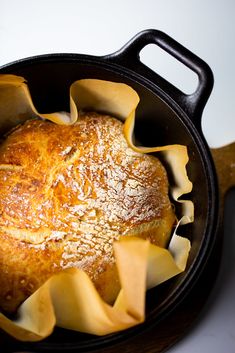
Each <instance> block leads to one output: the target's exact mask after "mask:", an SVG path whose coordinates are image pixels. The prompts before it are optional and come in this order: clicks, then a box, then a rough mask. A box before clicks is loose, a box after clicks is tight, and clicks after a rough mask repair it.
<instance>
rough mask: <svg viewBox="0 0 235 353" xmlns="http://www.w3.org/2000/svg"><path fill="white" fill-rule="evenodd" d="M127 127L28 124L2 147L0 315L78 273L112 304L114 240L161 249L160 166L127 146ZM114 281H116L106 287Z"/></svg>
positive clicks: (165, 203) (87, 119)
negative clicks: (65, 272) (60, 275)
mask: <svg viewBox="0 0 235 353" xmlns="http://www.w3.org/2000/svg"><path fill="white" fill-rule="evenodd" d="M122 126H123V124H122V123H121V122H120V121H118V120H116V119H114V118H111V117H107V116H101V115H98V114H96V113H89V114H86V115H84V116H81V117H80V120H79V121H78V122H77V123H76V124H75V125H73V126H61V125H56V124H54V123H51V122H48V121H43V120H31V121H28V122H26V123H25V124H24V125H23V126H20V127H19V128H17V129H16V130H14V131H13V132H12V133H11V134H10V135H9V136H8V137H7V138H6V140H5V141H4V142H3V143H2V145H1V146H0V215H1V217H0V244H1V247H0V281H1V283H2V285H1V288H0V306H1V308H2V309H4V310H6V311H9V312H11V311H14V310H15V308H16V307H17V306H18V305H19V304H20V303H21V302H22V301H23V300H24V299H25V298H27V297H28V296H29V295H30V294H31V293H33V292H34V291H35V290H36V289H37V288H38V287H39V286H40V285H41V284H42V283H43V282H45V280H46V279H47V278H49V277H50V276H51V275H52V274H53V273H56V272H58V271H60V270H61V269H64V268H68V267H78V268H81V269H83V270H84V271H86V272H87V273H88V274H89V275H90V276H91V278H92V279H93V281H94V283H95V285H96V287H97V289H98V290H99V292H100V294H101V295H102V296H103V298H104V299H106V300H108V301H112V299H113V298H114V295H115V294H116V293H117V291H118V288H119V284H118V276H117V273H116V268H115V265H114V259H113V246H112V244H113V241H114V240H115V239H118V238H119V237H120V235H134V236H140V237H143V238H148V239H150V240H151V242H153V243H155V244H159V245H161V246H165V245H166V243H167V241H168V239H169V235H170V232H171V229H172V225H173V223H174V221H175V216H174V212H173V210H172V207H171V204H170V201H169V198H168V181H167V176H166V172H165V170H164V168H163V166H162V165H161V163H160V162H159V160H158V159H157V158H155V157H152V156H147V155H143V154H140V153H137V152H135V151H133V150H132V149H130V148H129V147H128V146H127V143H126V140H125V138H124V136H123V132H122ZM110 278H112V282H111V281H110Z"/></svg>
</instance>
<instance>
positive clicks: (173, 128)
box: [0, 30, 219, 352]
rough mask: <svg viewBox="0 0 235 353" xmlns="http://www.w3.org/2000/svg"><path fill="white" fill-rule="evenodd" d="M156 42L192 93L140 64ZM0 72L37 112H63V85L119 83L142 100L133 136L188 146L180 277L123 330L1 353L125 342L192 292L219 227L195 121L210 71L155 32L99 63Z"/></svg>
mask: <svg viewBox="0 0 235 353" xmlns="http://www.w3.org/2000/svg"><path fill="white" fill-rule="evenodd" d="M151 43H154V44H156V45H158V46H159V47H161V48H162V49H164V50H165V51H166V52H168V53H169V54H170V55H173V56H174V57H175V58H176V59H178V60H179V61H180V62H182V63H183V64H185V65H186V66H187V67H188V68H189V69H191V70H193V71H194V72H195V73H196V74H197V75H198V79H199V83H198V87H197V89H196V91H195V92H194V93H193V94H191V95H186V94H184V93H182V92H181V91H180V90H179V89H177V88H176V87H174V86H173V85H172V84H170V83H169V82H167V81H166V80H165V79H163V78H162V77H160V76H159V75H157V74H156V73H155V72H153V71H152V70H150V69H149V68H148V67H146V66H145V65H144V64H142V63H141V62H140V60H139V54H140V51H141V50H142V49H143V48H144V47H145V46H146V45H148V44H151ZM0 73H11V74H15V75H20V76H23V77H25V78H26V80H27V81H28V85H29V88H30V91H31V94H32V98H33V101H34V104H35V106H36V107H37V109H38V111H40V112H41V113H44V112H45V113H49V112H54V111H60V110H63V111H64V110H67V111H69V105H68V104H69V99H68V98H69V93H68V92H69V86H70V84H71V83H72V82H73V81H75V80H78V79H81V78H97V79H104V80H110V81H117V82H124V83H127V84H128V85H130V86H132V87H133V88H134V89H135V90H136V91H137V93H138V94H139V96H140V104H139V106H138V108H137V122H136V129H135V133H136V136H137V138H138V140H139V141H140V142H141V143H142V144H143V145H145V146H157V145H158V146H159V145H167V144H175V143H176V144H183V145H187V146H188V151H189V157H190V162H189V164H188V173H189V177H190V179H191V181H192V182H193V185H194V187H193V192H192V193H191V195H190V198H191V199H192V200H193V202H194V205H195V222H194V223H193V224H191V225H188V226H184V227H182V230H181V232H182V233H185V234H186V235H189V236H190V239H191V241H192V249H191V252H190V257H189V261H188V266H187V269H186V271H185V272H184V273H183V274H181V275H179V276H177V277H176V278H174V279H172V280H170V281H168V282H166V283H165V284H163V285H161V286H159V287H157V288H155V289H152V290H150V291H149V292H148V293H147V305H146V320H145V322H144V323H143V324H141V325H139V326H137V327H134V328H131V329H128V330H126V331H123V332H120V333H117V334H112V335H107V336H104V337H96V336H92V335H86V334H81V333H77V332H72V331H68V330H63V329H59V328H56V329H55V331H54V333H53V334H52V335H51V336H50V337H49V338H47V339H45V340H44V341H42V342H38V343H19V342H16V341H14V340H11V339H9V340H6V347H5V351H7V349H13V350H14V349H15V350H17V351H22V350H28V351H31V352H32V351H33V352H48V351H52V352H66V351H69V352H78V351H79V352H84V351H93V350H101V351H102V349H105V347H110V349H111V347H112V346H113V345H114V344H116V343H117V342H120V341H124V340H126V342H127V341H128V339H130V338H133V337H135V336H136V337H137V336H138V335H139V334H141V333H142V332H143V331H145V330H149V329H150V328H151V327H152V326H154V325H157V324H158V323H159V322H160V321H162V322H163V321H164V320H165V319H166V317H167V315H169V313H172V311H174V310H176V308H177V306H178V305H179V304H180V303H181V302H182V300H184V299H185V298H186V297H187V296H188V295H189V293H190V291H193V288H194V285H195V283H196V282H197V280H198V279H199V278H200V275H201V273H202V271H203V269H204V268H205V266H206V265H207V262H208V259H209V258H210V255H211V252H212V249H213V247H214V244H215V239H216V234H217V226H218V207H219V205H218V192H217V182H216V175H215V171H214V166H213V162H212V158H211V154H210V150H209V148H208V146H207V143H206V141H205V139H204V136H203V134H202V130H201V115H202V111H203V108H204V106H205V104H206V102H207V99H208V97H209V95H210V93H211V90H212V86H213V75H212V72H211V70H210V68H209V67H208V65H207V64H206V63H205V62H204V61H202V60H201V59H200V58H198V57H197V56H195V55H194V54H192V53H191V52H190V51H188V50H187V49H186V48H184V47H183V46H181V45H180V44H179V43H177V42H176V41H175V40H173V39H172V38H170V37H169V36H167V35H166V34H164V33H162V32H160V31H157V30H146V31H142V32H140V33H139V34H137V35H136V36H135V37H134V38H133V39H132V40H130V41H129V42H128V43H127V44H126V45H125V46H124V47H123V48H122V49H120V50H119V51H117V52H115V53H114V54H111V55H106V56H103V57H96V56H89V55H79V54H52V55H42V56H36V57H31V58H28V59H23V60H19V61H17V62H14V63H11V64H8V65H5V66H3V67H2V68H1V69H0Z"/></svg>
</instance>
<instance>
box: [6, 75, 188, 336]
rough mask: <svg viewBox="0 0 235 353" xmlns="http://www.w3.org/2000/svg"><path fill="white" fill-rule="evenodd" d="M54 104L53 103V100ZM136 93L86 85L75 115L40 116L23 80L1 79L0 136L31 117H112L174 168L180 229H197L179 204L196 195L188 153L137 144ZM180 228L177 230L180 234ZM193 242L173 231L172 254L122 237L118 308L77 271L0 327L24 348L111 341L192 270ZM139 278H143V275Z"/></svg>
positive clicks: (46, 287)
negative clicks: (67, 340) (68, 332)
mask: <svg viewBox="0 0 235 353" xmlns="http://www.w3.org/2000/svg"><path fill="white" fill-rule="evenodd" d="M48 99H50V98H48ZM138 103H139V97H138V95H137V93H136V92H135V91H134V90H133V89H132V88H131V87H129V86H127V85H126V84H122V83H115V82H108V81H102V80H93V79H85V80H80V81H76V82H74V83H73V84H72V85H71V87H70V114H66V113H53V114H40V113H38V112H37V110H36V108H35V107H34V105H33V102H32V99H31V96H30V92H29V90H28V87H27V85H26V83H25V80H24V78H22V77H18V76H14V75H0V131H1V132H6V131H9V130H10V129H11V128H12V127H14V126H16V125H17V124H19V123H22V122H24V121H26V120H28V119H30V118H32V117H38V118H42V119H49V120H51V121H53V122H55V123H57V124H68V125H69V124H73V123H75V122H76V121H77V119H78V111H79V110H81V109H83V110H84V109H87V110H93V111H98V112H105V113H109V114H110V115H113V116H116V117H118V118H121V119H122V120H124V121H125V123H124V134H125V137H126V139H127V141H128V144H129V145H130V147H132V148H133V149H134V150H135V151H138V152H142V153H149V152H159V153H162V154H163V156H164V158H165V160H166V161H167V162H168V163H169V165H170V167H171V169H172V172H173V176H174V179H175V180H174V183H175V186H174V187H173V188H171V194H172V197H173V199H174V200H175V201H177V202H180V203H181V204H182V215H181V216H182V217H181V219H180V221H179V222H178V225H179V224H186V223H189V222H193V203H192V202H191V201H188V200H187V201H183V200H182V199H180V200H179V198H180V197H181V196H182V195H183V194H186V193H189V192H190V191H191V189H192V183H191V182H190V181H189V179H188V177H187V172H186V164H187V162H188V154H187V149H186V147H185V146H181V145H171V146H164V147H156V148H145V147H137V146H135V145H134V143H133V129H134V123H135V110H136V107H137V105H138ZM178 225H177V227H176V230H177V228H178ZM189 251H190V242H189V240H188V239H186V238H183V237H180V236H178V235H177V234H176V231H175V232H174V234H173V236H172V238H171V241H170V244H169V247H168V249H164V248H160V247H158V246H155V245H152V244H150V243H149V241H147V240H143V239H139V238H135V237H120V240H119V241H116V242H115V243H114V254H115V258H116V263H117V268H118V273H119V277H120V283H121V290H120V292H119V295H118V296H117V298H116V301H115V303H114V305H113V306H111V305H109V304H107V303H105V302H104V301H103V300H102V299H101V298H100V296H99V294H98V292H97V291H96V289H95V287H94V285H93V283H92V282H91V280H90V278H89V277H88V275H86V273H85V272H83V271H81V270H79V269H75V268H71V269H66V270H64V271H62V272H61V273H59V274H56V275H54V276H52V277H51V278H50V279H49V280H48V281H47V282H45V283H44V284H43V285H42V286H41V287H40V288H39V289H38V290H37V291H36V292H35V293H34V294H32V295H31V296H30V297H29V298H28V299H27V300H26V301H25V302H24V303H23V304H22V305H21V306H20V308H19V310H18V319H17V320H15V321H12V320H10V319H9V318H7V317H6V316H4V315H3V314H2V313H0V327H1V328H2V329H3V330H5V331H6V332H8V333H9V334H11V335H12V336H14V337H15V338H17V339H19V340H22V341H38V340H41V339H43V338H45V337H47V336H48V335H50V334H51V332H52V331H53V328H54V326H55V325H57V326H60V327H64V328H68V329H73V330H78V331H81V332H86V333H91V334H96V335H105V334H108V333H112V332H116V331H119V330H123V329H126V328H129V327H132V326H134V325H137V324H140V323H141V322H143V321H144V318H145V292H146V289H147V288H152V287H154V286H156V285H158V284H160V283H162V282H164V281H166V280H167V279H169V278H171V277H173V276H175V275H177V274H179V273H180V272H182V271H184V270H185V267H186V263H187V258H188V253H189ZM137 274H138V275H137Z"/></svg>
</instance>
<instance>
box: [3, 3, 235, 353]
mask: <svg viewBox="0 0 235 353" xmlns="http://www.w3.org/2000/svg"><path fill="white" fill-rule="evenodd" d="M234 18H235V1H233V0H223V1H222V0H164V1H163V0H161V1H159V0H155V1H154V0H142V1H139V0H130V1H128V0H126V1H125V0H118V1H111V0H110V1H108V0H98V1H95V0H94V1H91V0H86V1H85V0H83V1H80V0H77V1H76V0H40V1H36V0H20V1H17V0H0V65H3V64H6V63H9V62H11V61H13V60H16V59H19V58H24V57H28V56H32V55H37V54H45V53H56V52H58V53H61V52H64V53H65V52H70V53H71V52H72V53H82V54H94V55H104V54H109V53H111V52H114V51H116V50H117V49H119V48H120V47H122V46H123V45H124V44H125V43H126V42H127V41H128V40H129V39H130V38H132V37H133V36H134V35H135V34H136V33H138V32H139V31H141V30H143V29H148V28H155V29H160V30H162V31H164V32H166V33H168V34H169V35H170V36H172V37H173V38H175V39H176V40H177V41H179V42H180V43H181V44H183V45H184V46H186V47H187V48H188V49H190V50H191V51H193V52H194V53H195V54H197V55H198V56H200V57H201V58H203V59H204V60H205V61H206V62H207V63H208V64H209V65H210V66H211V68H212V70H213V72H214V77H215V86H214V90H213V93H212V95H211V98H210V99H209V101H208V104H207V106H206V108H205V111H204V114H203V120H202V124H203V131H204V134H205V136H206V139H207V141H208V143H209V145H210V146H211V147H218V146H221V145H223V144H226V143H229V142H232V141H234V140H235V118H234V113H235V89H234V79H235V61H234V56H235V25H234ZM141 60H142V61H143V62H145V63H147V64H148V65H149V66H150V67H152V68H153V69H154V70H155V71H157V72H158V73H160V74H161V75H163V76H164V77H165V78H167V79H169V80H170V81H171V82H172V83H174V84H176V85H177V86H178V87H179V88H181V89H183V90H185V92H186V93H188V92H189V93H190V92H192V91H193V89H194V88H195V84H196V81H197V80H196V77H195V76H194V74H193V73H192V72H190V71H189V70H188V69H185V68H184V67H182V65H181V64H178V63H176V62H175V60H173V59H170V58H169V56H167V55H163V54H162V53H161V51H160V50H159V49H157V48H156V46H149V47H147V48H145V49H144V50H143V52H142V55H141ZM234 213H235V193H233V194H232V195H230V197H229V200H228V205H227V212H226V232H225V241H224V244H225V245H224V250H223V259H222V266H221V270H220V273H219V276H218V280H217V284H216V287H215V289H214V291H213V293H212V296H211V299H210V305H209V306H208V309H207V310H205V311H204V313H203V315H202V318H201V320H200V321H199V323H198V324H197V325H196V327H194V328H193V329H192V330H191V331H190V333H189V334H188V335H187V336H186V337H185V338H184V339H183V340H181V342H180V343H178V344H177V345H175V346H174V347H173V348H172V349H171V350H170V352H172V353H184V352H185V353H186V352H187V353H188V352H189V353H201V352H205V351H211V352H213V353H222V352H226V353H234V352H235V303H234V302H235V300H234V298H235V275H233V271H234V268H235V240H234V237H235V220H234V217H233V215H234ZM229 215H230V217H229ZM231 219H232V221H231Z"/></svg>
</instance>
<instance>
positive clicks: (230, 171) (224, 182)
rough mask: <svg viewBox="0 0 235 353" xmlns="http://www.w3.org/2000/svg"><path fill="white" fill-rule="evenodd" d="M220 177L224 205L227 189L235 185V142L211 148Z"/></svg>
mask: <svg viewBox="0 0 235 353" xmlns="http://www.w3.org/2000/svg"><path fill="white" fill-rule="evenodd" d="M211 153H212V156H213V159H214V162H215V167H216V171H217V175H218V179H219V188H220V193H221V200H222V207H223V203H224V198H225V196H226V193H227V191H229V190H230V189H231V188H232V187H235V142H233V143H231V144H229V145H226V146H223V147H220V148H211Z"/></svg>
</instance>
